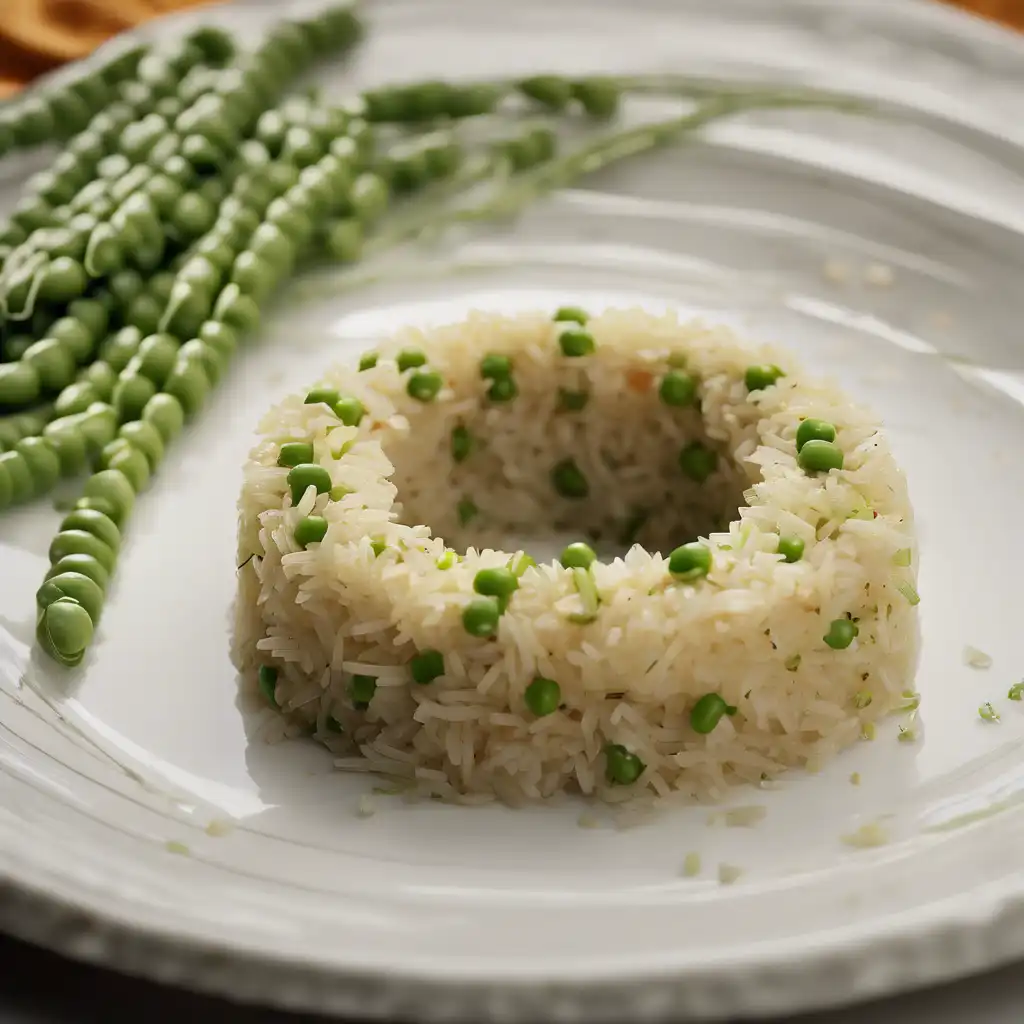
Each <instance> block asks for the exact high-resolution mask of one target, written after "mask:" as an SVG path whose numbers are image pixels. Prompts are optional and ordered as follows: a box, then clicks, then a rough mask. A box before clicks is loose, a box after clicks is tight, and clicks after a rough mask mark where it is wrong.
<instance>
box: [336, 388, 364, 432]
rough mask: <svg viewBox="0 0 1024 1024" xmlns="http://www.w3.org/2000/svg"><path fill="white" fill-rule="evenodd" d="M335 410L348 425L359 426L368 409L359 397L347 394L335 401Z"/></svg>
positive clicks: (339, 417)
mask: <svg viewBox="0 0 1024 1024" xmlns="http://www.w3.org/2000/svg"><path fill="white" fill-rule="evenodd" d="M334 412H335V415H337V417H338V419H340V420H341V422H342V423H344V424H345V426H346V427H357V426H359V423H360V421H361V420H362V418H363V417H364V416H365V415H366V409H365V408H363V403H362V402H360V401H359V399H358V398H353V397H352V396H351V395H345V396H343V397H341V398H339V399H338V401H337V402H335V403H334Z"/></svg>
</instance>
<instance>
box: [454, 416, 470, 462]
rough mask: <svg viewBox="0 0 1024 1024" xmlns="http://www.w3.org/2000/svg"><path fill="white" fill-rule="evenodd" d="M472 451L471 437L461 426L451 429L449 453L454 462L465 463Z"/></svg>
mask: <svg viewBox="0 0 1024 1024" xmlns="http://www.w3.org/2000/svg"><path fill="white" fill-rule="evenodd" d="M472 451H473V435H472V434H471V433H470V432H469V431H468V430H467V429H466V428H465V427H464V426H462V425H461V424H459V425H458V426H456V427H453V428H452V439H451V452H452V459H453V460H454V461H455V462H465V461H466V459H468V458H469V456H470V453H471V452H472Z"/></svg>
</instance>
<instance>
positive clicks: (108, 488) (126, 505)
mask: <svg viewBox="0 0 1024 1024" xmlns="http://www.w3.org/2000/svg"><path fill="white" fill-rule="evenodd" d="M82 493H83V495H84V496H85V497H86V498H102V499H103V500H104V501H107V502H109V503H110V508H109V510H108V511H107V515H109V516H110V518H111V519H113V520H114V525H115V526H116V527H117V528H118V529H119V530H123V529H124V523H125V520H126V519H127V518H128V517H129V516H130V515H131V513H132V509H133V508H134V507H135V491H134V490H133V489H132V485H131V484H130V483H129V482H128V478H127V477H126V476H125V475H124V473H121V472H120V471H118V470H116V469H103V470H100V472H98V473H93V475H92V476H91V477H89V479H88V480H86V482H85V487H84V488H83V489H82ZM87 553H88V552H87ZM102 561H103V559H100V562H102ZM105 568H106V567H105Z"/></svg>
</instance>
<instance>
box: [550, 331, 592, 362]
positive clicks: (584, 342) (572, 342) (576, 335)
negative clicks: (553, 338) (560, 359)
mask: <svg viewBox="0 0 1024 1024" xmlns="http://www.w3.org/2000/svg"><path fill="white" fill-rule="evenodd" d="M558 344H559V347H560V348H561V349H562V355H564V356H569V357H570V358H573V359H578V358H580V357H581V356H589V355H592V354H593V352H594V349H595V348H596V345H595V344H594V337H593V335H592V334H590V333H589V332H588V331H562V333H561V334H560V335H559V337H558Z"/></svg>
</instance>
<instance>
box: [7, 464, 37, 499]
mask: <svg viewBox="0 0 1024 1024" xmlns="http://www.w3.org/2000/svg"><path fill="white" fill-rule="evenodd" d="M0 473H6V475H7V478H8V480H9V481H10V485H11V487H10V490H11V498H10V500H11V502H12V503H13V504H15V505H20V504H21V503H22V502H23V501H28V499H29V498H31V497H32V496H33V495H34V494H35V484H34V482H33V480H32V471H31V470H30V469H29V466H28V462H27V460H26V459H25V456H24V455H22V453H21V452H19V451H9V452H3V453H0Z"/></svg>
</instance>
